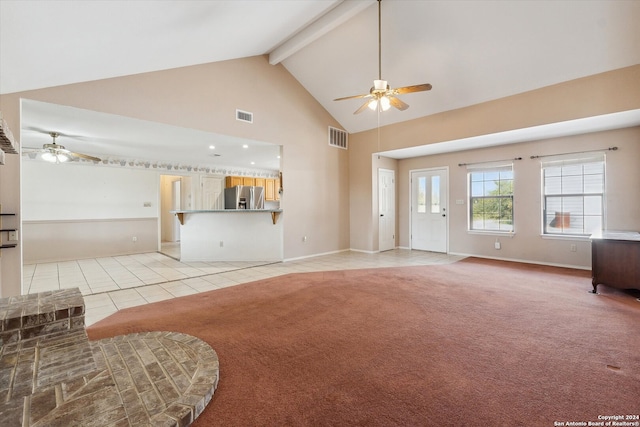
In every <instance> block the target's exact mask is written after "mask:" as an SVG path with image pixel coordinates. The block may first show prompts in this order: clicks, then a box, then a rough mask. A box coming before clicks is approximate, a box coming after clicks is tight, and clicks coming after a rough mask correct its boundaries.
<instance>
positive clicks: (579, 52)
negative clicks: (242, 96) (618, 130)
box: [0, 0, 640, 156]
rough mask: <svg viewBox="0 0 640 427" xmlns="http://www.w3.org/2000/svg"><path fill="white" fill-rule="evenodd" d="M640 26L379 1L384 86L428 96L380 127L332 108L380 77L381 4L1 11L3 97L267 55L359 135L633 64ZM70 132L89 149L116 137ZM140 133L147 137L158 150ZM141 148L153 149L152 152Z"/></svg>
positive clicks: (238, 3)
mask: <svg viewBox="0 0 640 427" xmlns="http://www.w3.org/2000/svg"><path fill="white" fill-rule="evenodd" d="M638 22H640V1H636V0H628V1H625V0H603V1H599V0H591V1H582V0H576V1H573V0H571V1H569V0H559V1H539V0H536V1H526V0H523V1H510V2H508V1H500V0H498V1H475V0H473V1H462V0H460V1H435V0H434V1H417V0H412V1H406V0H385V1H383V2H382V77H383V78H384V79H386V80H388V81H389V84H390V86H391V87H399V86H406V85H413V84H420V83H431V84H432V85H433V90H431V91H429V92H421V93H413V94H406V95H403V96H402V99H403V100H404V101H405V102H407V103H408V104H409V105H410V108H409V109H408V110H406V111H403V112H400V111H397V110H393V109H392V110H390V111H387V112H385V113H383V114H381V115H380V116H379V117H378V115H377V114H375V113H373V112H370V111H365V112H363V113H361V114H359V115H353V114H352V113H353V111H355V110H356V109H357V108H358V107H359V106H360V101H359V100H348V101H340V102H334V101H333V99H334V98H337V97H342V96H348V95H356V94H361V93H367V92H368V90H369V88H370V86H371V85H372V81H373V79H375V78H377V74H378V62H377V61H378V38H377V28H378V21H377V6H376V2H375V1H373V0H362V1H359V0H347V1H334V0H298V1H291V0H281V1H275V0H246V1H243V0H234V1H222V0H217V1H207V0H197V1H157V0H156V1H145V0H138V1H124V0H123V1H120V0H111V1H68V0H58V1H55V2H51V1H46V0H31V1H21V0H0V93H12V92H18V91H23V90H29V89H36V88H42V87H49V86H57V85H62V84H68V83H74V82H81V81H89V80H96V79H103V78H108V77H115V76H122V75H129V74H136V73H142V72H148V71H154V70H161V69H169V68H175V67H181V66H187V65H194V64H200V63H207V62H215V61H221V60H227V59H233V58H240V57H246V56H253V55H260V54H265V53H268V54H271V55H270V60H271V62H272V63H276V62H280V61H281V62H282V64H283V65H284V66H285V67H286V68H287V69H288V70H289V72H291V74H292V75H293V76H294V77H295V78H296V79H297V80H298V81H299V82H300V83H301V84H302V85H303V86H304V87H305V88H306V89H307V90H308V91H309V92H310V93H311V95H312V96H314V97H315V98H316V99H317V100H318V101H319V102H320V103H321V104H322V105H323V106H324V107H325V108H326V110H327V111H329V113H331V115H332V116H333V117H335V118H336V120H338V122H340V124H341V125H342V126H343V127H344V128H345V129H346V130H347V131H349V132H351V133H353V132H358V131H362V130H367V129H372V128H375V127H376V126H378V125H379V124H380V125H385V124H391V123H396V122H401V121H404V120H410V119H414V118H417V117H422V116H425V115H429V114H434V113H438V112H442V111H447V110H451V109H455V108H460V107H464V106H468V105H472V104H476V103H479V102H484V101H488V100H492V99H497V98H501V97H505V96H509V95H513V94H517V93H521V92H525V91H528V90H533V89H537V88H540V87H544V86H548V85H552V84H556V83H560V82H564V81H567V80H572V79H575V78H579V77H583V76H587V75H592V74H596V73H600V72H604V71H608V70H613V69H617V68H621V67H625V66H630V65H635V64H639V63H640V25H638ZM221 40H223V41H224V42H221ZM52 110H55V108H52ZM23 113H24V112H23ZM27 113H28V111H27ZM51 113H52V114H55V113H54V112H53V111H51ZM60 115H61V116H64V114H60ZM23 117H24V116H23ZM27 118H28V114H27ZM38 120H39V119H38ZM87 120H88V121H89V122H88V123H86V125H89V124H90V122H91V119H90V118H87ZM96 120H100V119H96ZM56 123H58V125H60V122H59V121H58V122H56ZM28 125H29V126H30V127H32V128H36V129H44V128H46V126H45V123H43V122H42V123H39V122H37V120H36V119H34V121H32V122H31V123H29V124H28ZM46 125H47V126H48V125H49V124H46ZM68 125H69V126H68V127H67V129H68V132H69V133H70V134H78V135H82V136H84V137H86V141H85V143H84V145H83V148H85V149H88V148H87V147H88V144H89V143H90V142H89V140H90V139H91V138H94V140H96V141H98V140H113V139H117V136H110V135H108V134H104V133H101V134H93V133H92V132H93V131H92V130H91V129H90V128H87V129H86V130H82V131H80V130H75V129H74V128H73V126H75V125H74V124H73V123H69V124H68ZM132 125H133V123H132ZM145 125H146V127H145V126H143V128H145V129H146V130H145V132H148V133H149V135H148V137H147V138H145V139H144V140H145V141H153V140H154V139H156V140H157V138H154V137H153V134H154V132H157V131H158V129H154V126H150V125H151V124H150V123H145ZM117 128H118V131H119V132H120V131H121V129H122V126H118V127H117ZM104 132H108V130H104ZM32 133H33V134H34V135H35V134H36V132H32ZM27 135H28V132H26V133H25V134H24V135H23V145H30V146H32V145H31V144H30V143H29V138H28V137H27ZM191 136H193V135H191ZM214 137H216V136H211V138H214ZM185 140H187V139H185ZM32 141H35V140H32ZM59 142H61V143H62V140H60V141H59ZM128 142H129V143H128V144H124V143H123V144H122V145H123V146H122V147H121V149H122V150H123V152H121V153H120V155H122V156H126V155H127V153H125V152H124V150H126V149H127V148H126V147H125V145H127V146H132V145H135V144H131V143H130V142H131V141H128ZM38 143H39V142H38ZM36 145H37V144H36ZM67 148H72V149H74V147H67ZM92 148H93V147H92ZM97 148H100V147H96V149H97ZM131 148H134V147H131ZM135 148H136V149H140V150H142V151H143V152H144V151H145V150H146V152H148V147H146V146H145V142H144V141H140V142H139V145H138V146H136V147H135ZM183 148H184V147H183ZM78 150H80V149H78ZM154 150H155V152H160V151H161V150H158V149H157V147H156V146H154ZM85 151H87V150H85ZM89 151H91V150H90V149H89ZM184 151H185V150H182V152H184ZM90 154H91V153H90ZM93 154H101V153H99V152H97V151H93Z"/></svg>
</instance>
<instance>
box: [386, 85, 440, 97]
mask: <svg viewBox="0 0 640 427" xmlns="http://www.w3.org/2000/svg"><path fill="white" fill-rule="evenodd" d="M431 87H432V86H431V85H430V84H429V83H424V84H421V85H413V86H405V87H399V88H397V89H393V92H394V94H400V95H401V94H403V93H412V92H424V91H425V90H431Z"/></svg>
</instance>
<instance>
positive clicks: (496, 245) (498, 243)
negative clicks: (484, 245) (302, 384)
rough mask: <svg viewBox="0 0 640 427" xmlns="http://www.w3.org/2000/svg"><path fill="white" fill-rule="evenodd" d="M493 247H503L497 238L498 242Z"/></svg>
mask: <svg viewBox="0 0 640 427" xmlns="http://www.w3.org/2000/svg"><path fill="white" fill-rule="evenodd" d="M493 247H494V248H496V249H498V250H499V249H500V248H501V247H502V246H501V245H500V240H498V239H496V242H495V243H494V244H493Z"/></svg>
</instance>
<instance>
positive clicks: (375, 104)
mask: <svg viewBox="0 0 640 427" xmlns="http://www.w3.org/2000/svg"><path fill="white" fill-rule="evenodd" d="M381 6H382V0H378V80H374V81H373V87H372V88H371V89H370V90H369V93H368V94H364V95H354V96H345V97H344V98H337V99H334V101H344V100H346V99H356V98H364V99H367V101H366V102H365V103H364V104H362V105H361V106H360V108H358V109H357V110H356V111H354V113H353V114H358V113H361V112H362V111H364V110H365V109H366V108H367V107H369V108H370V109H371V110H374V111H375V110H376V109H377V110H378V111H386V110H388V109H389V108H390V107H395V108H397V109H398V110H401V111H404V110H406V109H407V108H409V104H407V103H406V102H404V101H402V100H400V99H399V98H397V97H396V95H402V94H405V93H412V92H424V91H427V90H431V85H430V84H429V83H423V84H419V85H413V86H404V87H399V88H396V89H390V88H389V84H388V83H387V81H386V80H382V13H381Z"/></svg>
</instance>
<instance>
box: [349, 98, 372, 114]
mask: <svg viewBox="0 0 640 427" xmlns="http://www.w3.org/2000/svg"><path fill="white" fill-rule="evenodd" d="M368 106H369V101H367V102H365V103H364V104H362V105H361V106H360V108H358V109H357V110H356V111H354V112H353V114H359V113H362V112H363V111H364V110H366V109H367V107H368Z"/></svg>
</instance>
